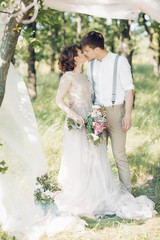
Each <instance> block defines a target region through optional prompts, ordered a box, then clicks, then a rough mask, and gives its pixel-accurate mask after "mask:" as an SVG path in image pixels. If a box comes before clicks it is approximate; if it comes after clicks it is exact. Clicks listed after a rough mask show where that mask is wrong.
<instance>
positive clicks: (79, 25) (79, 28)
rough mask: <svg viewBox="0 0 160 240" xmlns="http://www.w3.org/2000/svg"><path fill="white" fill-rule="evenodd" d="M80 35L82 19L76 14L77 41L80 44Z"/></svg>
mask: <svg viewBox="0 0 160 240" xmlns="http://www.w3.org/2000/svg"><path fill="white" fill-rule="evenodd" d="M81 34H82V19H81V14H80V13H78V16H77V41H78V42H80V40H81Z"/></svg>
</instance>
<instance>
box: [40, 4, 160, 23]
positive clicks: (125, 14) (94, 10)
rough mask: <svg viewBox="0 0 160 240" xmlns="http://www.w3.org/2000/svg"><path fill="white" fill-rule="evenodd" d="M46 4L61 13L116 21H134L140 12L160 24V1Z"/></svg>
mask: <svg viewBox="0 0 160 240" xmlns="http://www.w3.org/2000/svg"><path fill="white" fill-rule="evenodd" d="M44 4H45V5H46V6H48V7H50V8H53V9H56V10H60V11H66V12H76V13H84V14H89V15H93V16H97V17H102V18H115V19H131V20H134V19H136V18H137V17H138V12H139V10H140V11H142V12H144V13H146V14H148V15H150V16H151V17H152V18H153V19H155V20H157V21H158V22H160V14H159V13H160V0H141V1H139V0H129V1H128V0H59V1H54V0H44Z"/></svg>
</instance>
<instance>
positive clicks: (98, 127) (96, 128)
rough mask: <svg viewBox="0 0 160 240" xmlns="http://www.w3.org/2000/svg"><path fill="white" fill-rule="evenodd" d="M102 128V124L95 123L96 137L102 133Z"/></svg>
mask: <svg viewBox="0 0 160 240" xmlns="http://www.w3.org/2000/svg"><path fill="white" fill-rule="evenodd" d="M103 128H104V127H103V125H102V124H100V123H98V122H96V123H95V124H94V131H95V134H96V135H98V134H99V133H101V132H103Z"/></svg>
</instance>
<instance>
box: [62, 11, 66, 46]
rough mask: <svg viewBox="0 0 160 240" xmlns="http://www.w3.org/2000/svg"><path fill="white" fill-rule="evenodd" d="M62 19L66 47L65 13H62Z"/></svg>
mask: <svg viewBox="0 0 160 240" xmlns="http://www.w3.org/2000/svg"><path fill="white" fill-rule="evenodd" d="M62 19H63V42H64V46H65V45H66V19H65V15H64V12H63V13H62Z"/></svg>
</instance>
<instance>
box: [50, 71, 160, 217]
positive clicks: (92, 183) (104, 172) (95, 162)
mask: <svg viewBox="0 0 160 240" xmlns="http://www.w3.org/2000/svg"><path fill="white" fill-rule="evenodd" d="M62 85H63V87H64V88H68V86H70V88H69V91H68V95H69V101H70V104H71V105H72V109H74V110H75V111H76V112H77V113H78V114H79V115H81V116H82V117H83V118H85V117H86V116H87V114H88V113H89V112H90V110H91V105H92V104H91V91H92V89H91V85H90V83H89V82H88V80H87V79H86V77H85V76H84V75H83V74H80V73H74V72H67V73H65V74H64V75H63V77H62V78H61V87H62ZM58 181H59V184H60V185H61V187H62V191H60V192H57V194H56V196H55V203H56V204H57V206H58V208H59V210H60V211H61V212H67V213H70V214H73V215H81V216H87V217H91V218H96V217H99V216H104V215H108V214H116V215H117V216H119V217H121V218H128V219H146V218H151V217H152V216H153V215H154V214H155V213H156V212H155V211H154V203H153V202H152V201H151V200H150V199H148V198H147V196H140V197H137V198H134V197H133V195H131V194H130V193H129V192H128V191H127V190H125V189H124V188H123V191H122V189H120V187H119V185H118V184H117V182H116V180H115V177H114V175H113V172H112V170H111V168H110V165H109V160H108V154H107V147H106V143H102V144H100V145H99V146H95V145H94V144H93V143H91V142H89V141H88V140H87V136H86V129H85V128H84V127H83V128H82V129H76V130H74V129H72V130H68V128H67V123H65V129H64V140H63V153H62V160H61V167H60V171H59V176H58Z"/></svg>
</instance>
